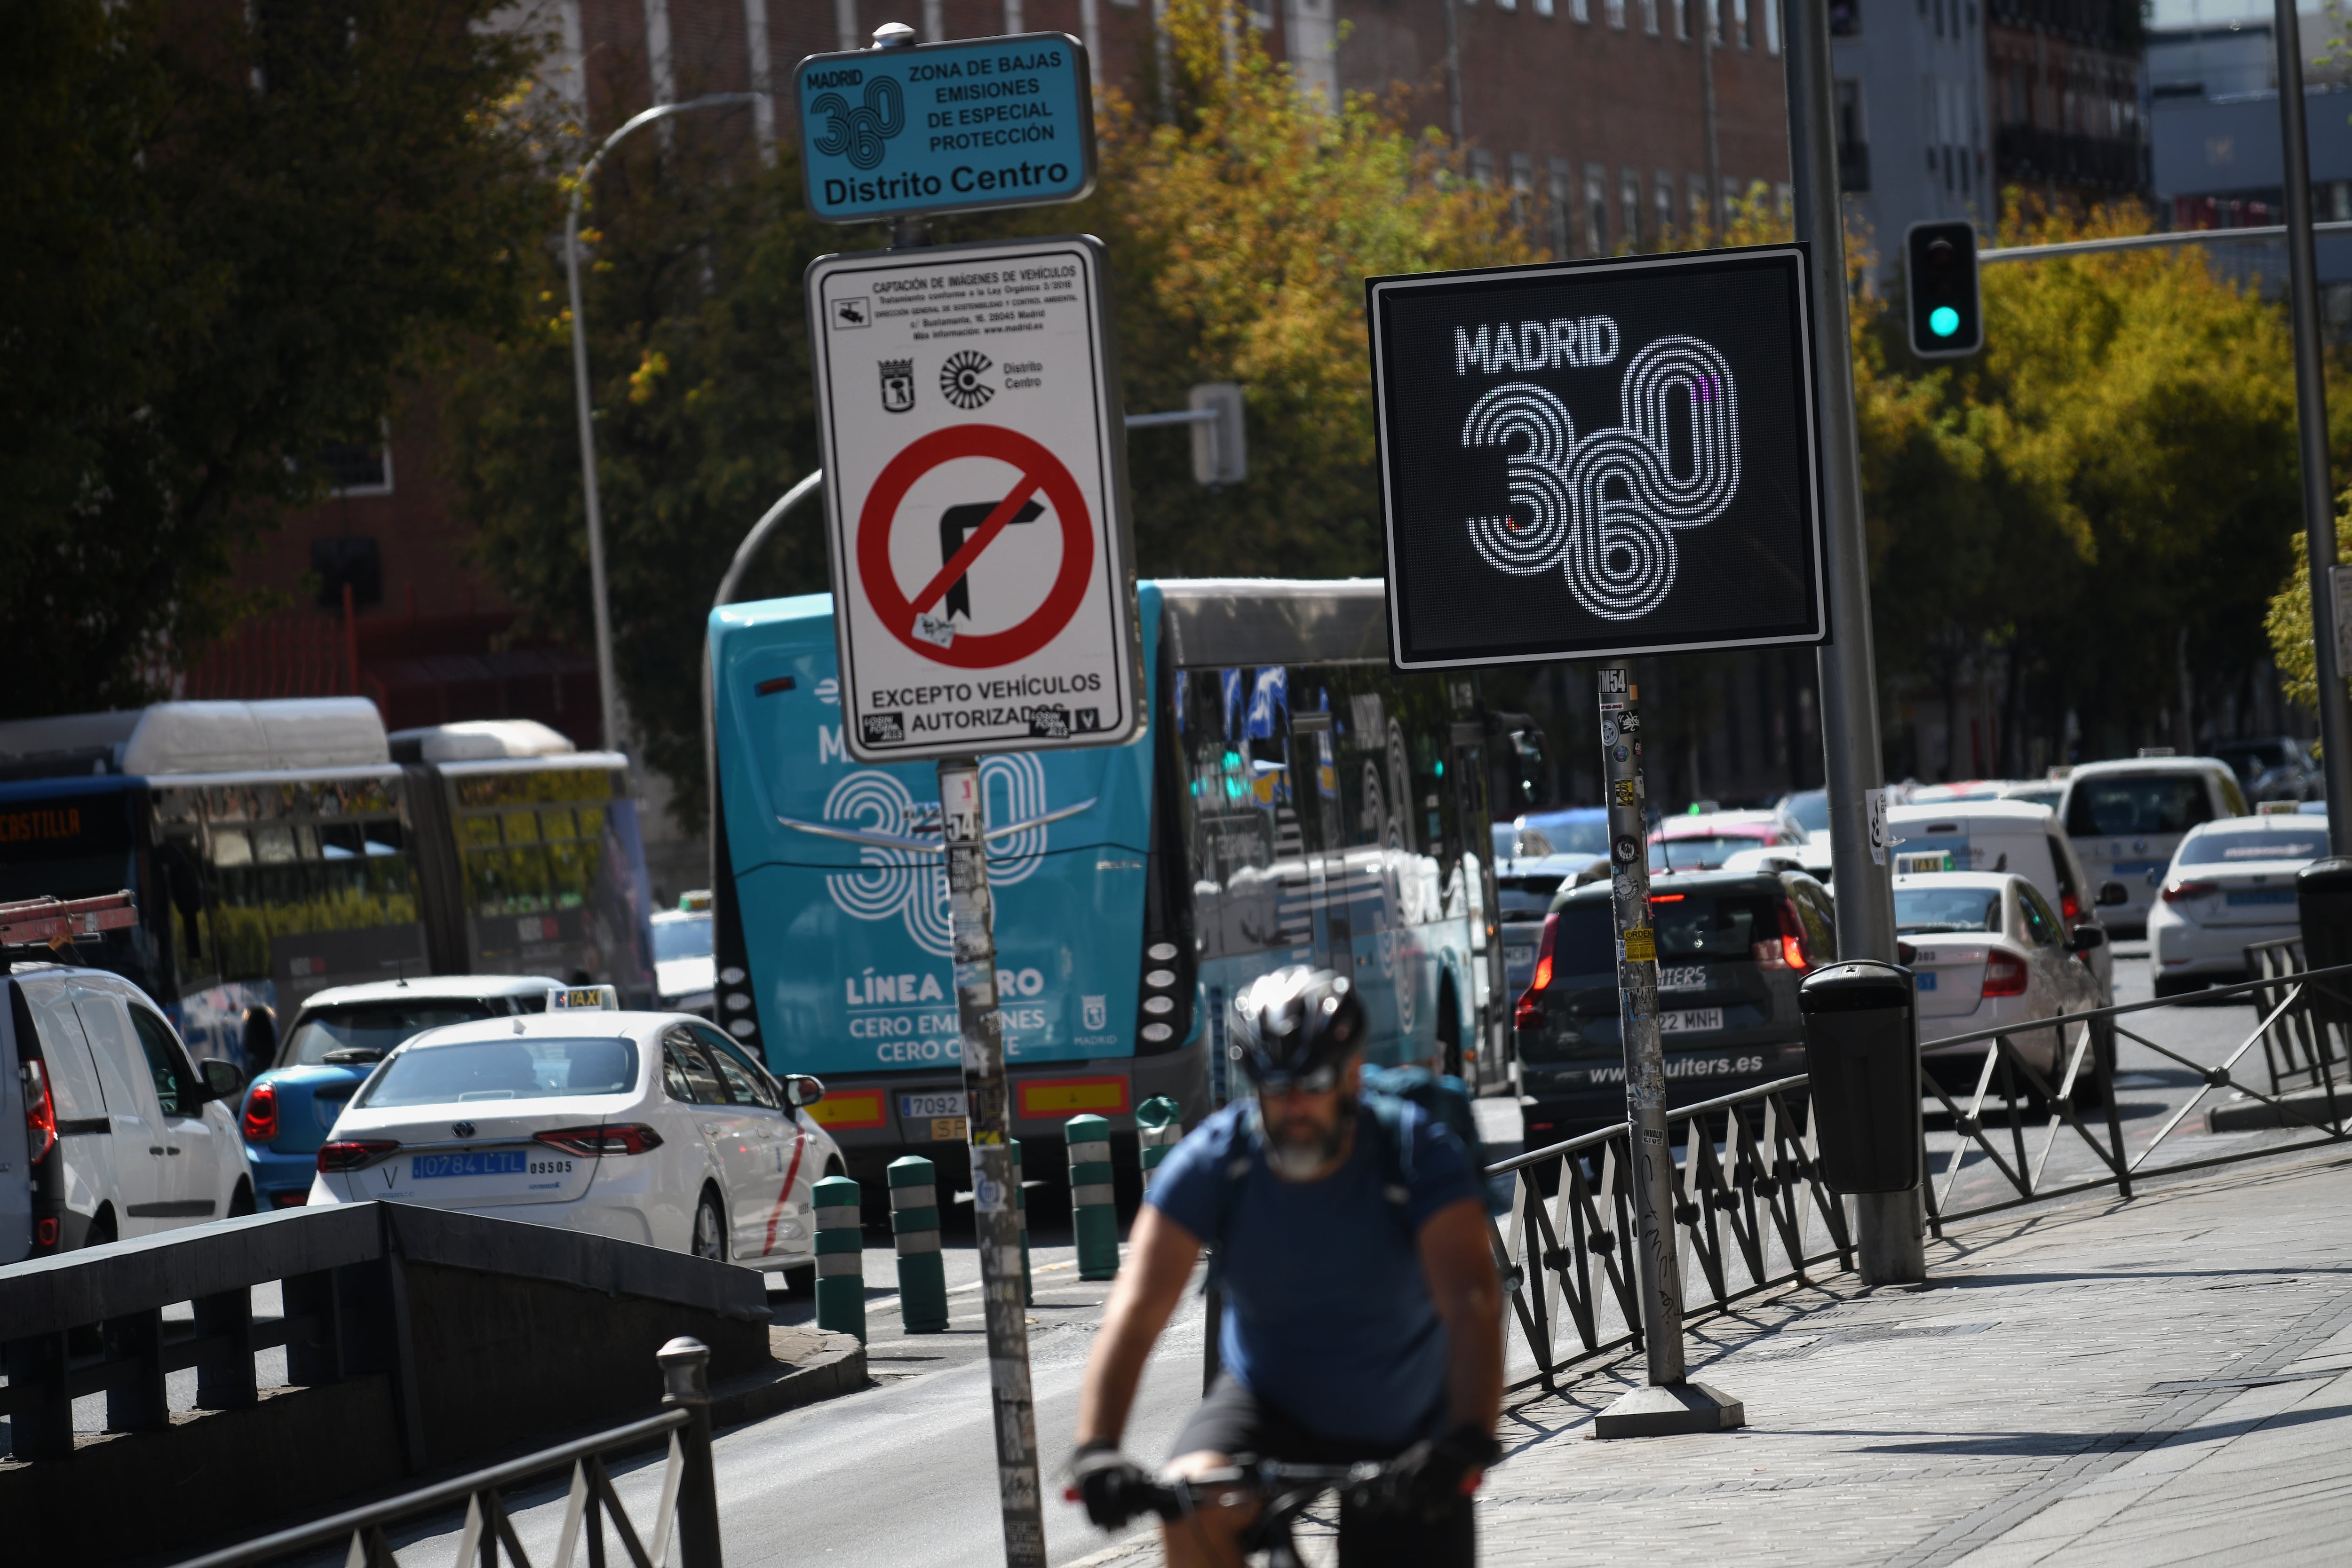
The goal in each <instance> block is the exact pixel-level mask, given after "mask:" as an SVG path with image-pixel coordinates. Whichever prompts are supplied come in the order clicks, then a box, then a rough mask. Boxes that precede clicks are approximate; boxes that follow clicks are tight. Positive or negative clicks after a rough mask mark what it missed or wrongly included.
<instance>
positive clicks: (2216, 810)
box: [2058, 757, 2248, 936]
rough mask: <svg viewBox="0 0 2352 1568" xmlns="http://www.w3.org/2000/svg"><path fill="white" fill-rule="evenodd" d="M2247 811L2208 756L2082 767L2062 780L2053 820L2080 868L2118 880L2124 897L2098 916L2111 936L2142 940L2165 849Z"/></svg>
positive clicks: (2168, 857)
mask: <svg viewBox="0 0 2352 1568" xmlns="http://www.w3.org/2000/svg"><path fill="white" fill-rule="evenodd" d="M2247 814H2248V808H2247V805H2246V796H2245V791H2243V790H2242V789H2239V788H2238V776H2237V775H2236V774H2235V773H2233V772H2231V770H2230V765H2229V764H2228V763H2226V762H2222V761H2220V760H2218V759H2217V758H2210V757H2142V758H2131V759H2129V760H2126V761H2118V762H2085V763H2083V764H2080V765H2079V766H2077V767H2076V768H2074V771H2073V772H2072V773H2069V774H2068V775H2067V776H2066V791H2065V793H2064V794H2063V796H2062V797H2060V799H2059V802H2058V820H2059V821H2060V822H2061V823H2062V824H2063V826H2064V828H2065V831H2066V837H2067V838H2068V839H2069V840H2070V841H2073V843H2074V852H2075V854H2076V855H2078V856H2079V857H2081V859H2082V862H2083V869H2084V870H2085V871H2087V872H2088V873H2090V874H2091V876H2092V878H2093V879H2094V880H2095V881H2097V882H2102V883H2104V882H2109V881H2113V882H2119V883H2123V885H2124V891H2125V892H2126V893H2127V894H2129V895H2130V897H2129V900H2128V902H2126V903H2125V904H2121V905H2119V906H2117V907H2116V908H2115V909H2113V910H2112V911H2110V912H2109V913H2108V915H2106V917H2105V918H2106V924H2107V928H2108V930H2109V931H2110V932H2111V933H2112V934H2113V935H2115V936H2146V935H2147V912H2148V908H2149V906H2150V905H2152V904H2155V902H2156V889H2157V884H2158V883H2160V882H2162V881H2163V880H2164V868H2165V867H2167V866H2168V865H2170V864H2171V863H2172V855H2173V852H2174V851H2176V850H2178V849H2179V847H2180V841H2181V840H2182V839H2183V838H2184V837H2186V836H2187V835H2188V832H2189V829H2191V828H2193V827H2195V826H2197V824H2198V823H2200V822H2210V821H2213V820H2214V819H2215V818H2217V817H2243V816H2246V815H2247Z"/></svg>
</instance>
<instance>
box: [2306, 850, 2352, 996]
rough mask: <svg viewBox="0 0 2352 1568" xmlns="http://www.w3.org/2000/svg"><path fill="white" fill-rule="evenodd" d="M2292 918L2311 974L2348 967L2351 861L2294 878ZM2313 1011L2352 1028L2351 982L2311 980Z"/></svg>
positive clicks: (2334, 861) (2319, 865) (2351, 957)
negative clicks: (2300, 927)
mask: <svg viewBox="0 0 2352 1568" xmlns="http://www.w3.org/2000/svg"><path fill="white" fill-rule="evenodd" d="M2294 908H2295V915H2296V917H2297V918H2298V919H2300V920H2301V921H2302V922H2303V961H2304V963H2305V966H2307V967H2310V968H2314V969H2331V968H2334V967H2336V965H2338V964H2352V860H2347V859H2345V858H2343V857H2342V856H2340V855H2339V856H2331V857H2330V858H2328V859H2326V860H2323V861H2314V862H2311V863H2310V864H2309V865H2307V866H2305V867H2304V868H2303V869H2302V870H2301V871H2299V872H2297V873H2294ZM2311 996H2312V1009H2313V1011H2315V1012H2316V1013H2317V1014H2318V1015H2319V1017H2320V1018H2321V1019H2324V1020H2326V1022H2328V1023H2333V1024H2340V1025H2345V1026H2347V1027H2352V977H2336V978H2334V979H2327V980H2315V981H2313V982H2312V987H2311Z"/></svg>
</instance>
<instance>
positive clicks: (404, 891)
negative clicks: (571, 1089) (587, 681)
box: [0, 697, 653, 1061]
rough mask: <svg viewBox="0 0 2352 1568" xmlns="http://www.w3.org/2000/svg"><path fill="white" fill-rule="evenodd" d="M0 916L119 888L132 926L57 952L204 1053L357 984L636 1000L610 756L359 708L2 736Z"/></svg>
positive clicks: (354, 703)
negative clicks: (520, 987)
mask: <svg viewBox="0 0 2352 1568" xmlns="http://www.w3.org/2000/svg"><path fill="white" fill-rule="evenodd" d="M0 780H5V782H0V901H5V900H8V899H15V898H32V897H38V896H40V895H42V894H49V895H53V896H56V897H58V898H80V897H88V896H91V895H94V894H106V893H114V892H118V891H121V890H124V889H128V890H129V891H130V892H131V895H132V900H133V902H134V904H136V906H137V908H138V910H139V916H140V918H139V921H138V924H136V925H133V926H131V927H129V928H127V929H125V930H121V931H117V932H109V933H106V934H105V935H104V936H102V937H100V938H99V939H97V940H92V941H85V942H79V943H77V944H76V945H75V946H74V947H73V950H72V952H71V953H70V954H69V955H62V956H68V957H70V959H71V961H73V962H76V963H80V964H85V965H89V966H92V967H99V968H105V969H111V970H113V971H114V972H116V973H118V974H121V975H122V976H124V977H127V978H129V979H131V980H132V981H135V982H136V983H137V984H138V985H139V986H140V987H141V988H142V989H144V990H145V991H146V992H147V994H148V995H150V996H152V997H153V998H155V1000H156V1001H157V1002H158V1003H159V1004H161V1005H163V1008H164V1009H165V1010H166V1011H167V1012H168V1013H170V1015H171V1017H172V1020H173V1023H174V1024H176V1025H177V1026H178V1027H179V1030H180V1032H181V1034H182V1036H183V1037H184V1039H185V1040H187V1042H188V1046H189V1049H190V1050H192V1051H194V1052H195V1053H196V1054H197V1055H198V1056H199V1057H204V1056H218V1057H222V1058H225V1059H226V1060H229V1061H242V1060H243V1059H244V1056H245V1054H246V1030H247V1026H248V1022H249V1020H250V1018H251V1015H253V1014H254V1013H255V1012H256V1011H257V1010H260V1011H261V1012H262V1013H263V1014H264V1015H265V1016H267V1017H268V1018H270V1019H272V1020H273V1021H274V1024H276V1025H284V1024H290V1023H291V1022H292V1021H293V1014H294V1009H296V1008H297V1007H298V1006H299V1004H300V1003H301V1000H302V998H305V997H307V996H310V994H311V993H312V992H315V991H319V990H323V989H324V988H327V987H329V986H340V985H351V984H354V983H357V982H360V981H364V980H390V979H398V978H400V977H404V976H422V975H433V974H442V975H462V974H537V975H548V976H551V977H555V978H558V979H569V980H581V981H586V980H594V981H598V982H610V983H612V984H614V985H616V986H618V987H619V988H621V989H622V991H623V992H624V993H625V994H627V995H629V996H631V997H633V998H651V996H652V994H653V973H652V934H651V927H650V924H649V922H650V917H651V915H652V909H651V901H652V890H651V886H650V883H648V881H647V878H646V867H645V851H644V847H643V844H642V841H640V839H639V836H638V830H637V820H636V806H635V801H634V800H632V799H631V797H630V792H629V785H628V765H627V761H626V759H625V758H622V757H620V756H619V755H617V754H614V753H610V752H579V751H574V750H573V749H572V745H571V743H570V742H569V741H567V740H565V739H564V738H563V737H562V736H560V735H557V734H556V733H555V732H554V731H552V730H550V729H548V728H546V727H544V726H541V725H537V724H532V723H530V722H528V721H521V722H514V721H484V722H478V723H472V724H456V725H444V726H440V727H436V728H432V729H424V730H404V731H402V732H401V733H400V734H398V735H396V736H392V737H387V736H386V735H385V734H384V730H383V721H382V720H381V719H380V718H379V717H378V716H377V714H376V710H375V706H374V705H373V703H370V702H368V701H367V700H366V699H364V698H359V697H319V698H293V699H285V700H279V701H270V702H253V703H242V702H203V703H162V704H157V705H155V706H152V707H148V708H143V709H131V710H126V711H122V712H118V713H104V714H76V715H68V716H61V717H58V718H49V719H25V720H17V721H13V722H10V723H5V724H0ZM5 956H6V957H8V958H15V959H24V958H33V957H47V956H50V955H48V954H47V953H46V952H37V951H36V952H27V951H25V950H22V949H12V950H10V951H9V952H8V953H7V954H6V955H5ZM265 1038H266V1037H265Z"/></svg>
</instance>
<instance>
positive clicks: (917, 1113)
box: [898, 1089, 964, 1122]
mask: <svg viewBox="0 0 2352 1568" xmlns="http://www.w3.org/2000/svg"><path fill="white" fill-rule="evenodd" d="M963 1113H964V1109H963V1091H962V1090H961V1089H942V1090H936V1091H933V1092H930V1093H928V1094H901V1095H899V1096H898V1114H899V1115H901V1116H904V1117H905V1118H906V1119H907V1120H908V1121H909V1122H920V1121H923V1120H924V1119H926V1118H928V1117H931V1116H961V1115H962V1114H963Z"/></svg>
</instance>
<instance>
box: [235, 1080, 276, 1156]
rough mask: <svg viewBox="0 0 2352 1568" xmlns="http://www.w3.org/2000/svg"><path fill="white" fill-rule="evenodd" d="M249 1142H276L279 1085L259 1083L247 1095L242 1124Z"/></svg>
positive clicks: (246, 1139)
mask: <svg viewBox="0 0 2352 1568" xmlns="http://www.w3.org/2000/svg"><path fill="white" fill-rule="evenodd" d="M241 1125H242V1127H243V1130H244V1133H245V1141H246V1142H247V1143H248V1144H268V1143H274V1142H276V1141H277V1138H278V1086H277V1085H276V1084H274V1083H257V1084H255V1085H254V1086H253V1087H252V1089H251V1090H249V1091H247V1093H246V1096H245V1117H244V1121H243V1123H242V1124H241Z"/></svg>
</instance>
